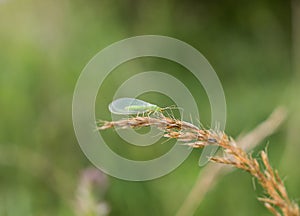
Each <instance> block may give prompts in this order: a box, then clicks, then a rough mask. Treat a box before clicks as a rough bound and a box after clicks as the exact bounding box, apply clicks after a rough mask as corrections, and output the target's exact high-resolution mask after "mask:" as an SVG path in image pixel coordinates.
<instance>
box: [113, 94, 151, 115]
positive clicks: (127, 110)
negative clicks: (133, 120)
mask: <svg viewBox="0 0 300 216" xmlns="http://www.w3.org/2000/svg"><path fill="white" fill-rule="evenodd" d="M154 106H155V105H153V104H151V103H147V102H145V101H142V100H139V99H135V98H119V99H116V100H114V101H113V102H112V103H111V104H109V107H108V108H109V111H110V112H111V113H114V114H119V115H130V114H137V113H143V112H146V111H148V108H149V107H154ZM135 107H136V108H138V109H135Z"/></svg>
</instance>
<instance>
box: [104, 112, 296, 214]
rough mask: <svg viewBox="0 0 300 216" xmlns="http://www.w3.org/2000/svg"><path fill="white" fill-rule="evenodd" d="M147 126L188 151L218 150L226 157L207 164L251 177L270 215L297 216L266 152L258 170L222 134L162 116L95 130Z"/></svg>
mask: <svg viewBox="0 0 300 216" xmlns="http://www.w3.org/2000/svg"><path fill="white" fill-rule="evenodd" d="M147 126H155V127H157V128H158V129H160V130H161V131H163V132H164V137H166V138H171V139H176V140H178V141H181V142H182V143H183V144H184V145H187V146H190V147H192V148H203V147H205V146H207V145H217V146H219V147H221V148H222V149H223V150H224V152H225V153H226V154H224V155H225V156H223V157H212V158H210V160H211V161H213V162H216V163H221V164H228V165H231V166H234V167H236V168H238V169H242V170H244V171H247V172H249V173H250V174H251V175H252V176H253V177H255V178H256V179H257V181H258V183H259V184H260V185H261V186H262V188H263V189H264V191H265V197H262V198H258V199H259V200H260V201H261V202H263V203H264V205H265V207H266V208H267V209H268V210H269V211H270V212H271V213H272V214H274V215H284V216H300V212H299V206H298V205H297V204H296V203H295V202H293V201H292V200H291V199H290V198H289V197H288V194H287V191H286V189H285V186H284V184H283V181H282V180H281V178H280V177H279V175H278V173H277V171H276V170H274V169H273V168H272V167H271V165H270V163H269V160H268V156H267V154H266V152H265V151H262V152H261V154H260V157H261V159H262V162H263V166H261V165H259V163H258V162H257V159H255V158H253V157H252V156H251V155H250V154H247V153H246V152H245V151H244V150H243V149H241V148H239V147H238V146H236V145H235V142H234V140H233V139H232V138H230V137H228V136H227V135H226V134H225V133H224V132H221V131H216V130H211V129H209V130H207V129H204V128H198V127H197V126H195V125H193V124H191V123H188V122H185V121H180V120H176V119H172V118H168V117H165V116H163V115H160V117H159V118H158V117H149V116H148V117H140V116H137V117H132V118H128V119H122V120H119V121H112V122H108V121H105V122H103V123H102V126H100V127H98V130H106V129H108V128H113V127H116V128H123V129H126V128H140V127H147Z"/></svg>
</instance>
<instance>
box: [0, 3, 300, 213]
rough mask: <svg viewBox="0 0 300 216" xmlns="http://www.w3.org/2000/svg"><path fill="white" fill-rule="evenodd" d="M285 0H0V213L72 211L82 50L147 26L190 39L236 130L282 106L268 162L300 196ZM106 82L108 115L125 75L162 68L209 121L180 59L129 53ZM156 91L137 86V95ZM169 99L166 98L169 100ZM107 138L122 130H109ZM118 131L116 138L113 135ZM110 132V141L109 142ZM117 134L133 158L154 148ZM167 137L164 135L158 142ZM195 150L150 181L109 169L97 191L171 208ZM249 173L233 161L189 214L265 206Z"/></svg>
mask: <svg viewBox="0 0 300 216" xmlns="http://www.w3.org/2000/svg"><path fill="white" fill-rule="evenodd" d="M298 11H299V9H298V10H297V9H296V7H295V4H294V3H291V2H289V1H284V0H275V1H270V0H254V1H230V0H226V1H222V2H218V1H178V0H161V1H157V0H153V1H146V0H140V1H137V0H124V1H121V0H119V1H117V0H101V1H96V0H86V1H83V0H73V1H70V0H52V1H38V0H27V1H18V0H0V50H1V51H0V215H8V216H15V215H23V216H27V215H45V216H46V215H62V216H64V215H75V213H76V207H75V206H76V202H77V201H76V200H77V198H76V190H77V187H78V182H79V178H80V172H81V170H83V169H85V168H87V167H89V166H91V163H90V162H89V161H88V159H87V158H86V157H85V155H84V154H83V152H82V151H81V149H80V147H79V145H78V143H77V140H76V137H75V134H74V131H73V126H72V118H71V111H72V96H73V90H74V88H75V84H76V81H77V79H78V77H79V75H80V72H81V70H82V69H83V68H84V66H85V65H86V64H87V62H88V61H89V60H90V59H91V58H92V57H93V56H94V55H95V54H96V53H97V52H98V51H100V50H101V49H103V48H104V47H106V46H108V45H110V44H112V43H113V42H116V41H119V40H121V39H124V38H127V37H131V36H136V35H144V34H158V35H165V36H171V37H174V38H178V39H180V40H183V41H185V42H187V43H189V44H190V45H192V46H193V47H195V48H197V49H198V50H199V51H200V52H201V53H202V54H203V55H204V56H205V57H206V58H207V59H208V61H209V62H210V63H211V65H212V66H213V67H214V69H215V70H216V72H217V74H218V76H219V78H220V80H221V82H222V84H223V88H224V91H225V95H226V100H227V109H228V113H227V116H228V118H227V126H226V132H227V133H228V134H230V135H232V136H233V137H235V136H238V135H239V134H240V133H242V132H247V131H249V130H250V129H252V128H254V127H255V126H256V125H257V124H259V123H260V122H261V121H262V120H264V119H265V118H266V117H267V116H268V115H269V114H270V113H271V112H272V110H273V109H274V108H275V107H277V106H278V105H285V106H286V107H287V108H288V110H289V118H288V120H287V122H286V123H285V124H284V125H283V127H281V128H280V130H279V131H278V132H277V133H276V134H274V135H273V136H271V137H269V138H268V139H267V140H265V141H264V142H263V143H262V144H261V145H260V146H259V147H258V148H257V149H255V151H254V154H255V152H256V151H258V150H260V149H264V148H265V146H266V144H267V143H269V149H268V152H269V155H270V160H271V163H272V164H273V165H274V166H275V167H277V168H278V169H279V172H280V173H281V176H283V177H284V176H286V185H287V188H288V191H289V193H290V195H291V197H293V198H298V197H300V184H299V183H300V172H299V170H298V168H299V167H298V163H299V162H300V160H299V151H300V147H299V138H298V136H297V135H298V134H299V132H298V131H299V129H300V123H299V120H300V114H299V108H300V101H299V90H300V87H299V85H298V83H299V81H300V80H299V78H300V77H299V74H300V70H299V65H297V63H298V61H297V60H298V57H299V52H300V51H299V39H298V37H297V35H298V36H299V30H298V29H297V26H298V25H299V16H297V13H298ZM117 70H119V71H122V74H124V76H119V75H118V74H119V73H118V72H117V71H114V72H113V73H112V74H111V76H109V77H108V78H107V80H106V83H104V86H103V88H102V89H101V91H100V92H99V98H103V99H102V100H100V99H99V100H97V112H96V116H97V117H99V118H101V119H110V115H109V112H108V110H107V108H106V107H107V105H108V103H109V102H110V101H111V99H112V97H113V94H114V91H115V90H116V89H117V87H118V85H119V84H120V83H122V82H123V81H124V80H126V79H127V78H129V77H130V76H132V75H133V74H136V73H138V72H139V71H145V70H160V71H166V72H168V73H170V74H172V75H174V76H176V77H177V78H179V79H181V80H183V82H184V83H185V84H186V85H188V86H189V88H190V90H191V92H192V93H193V95H197V94H199V95H198V96H199V98H204V99H203V100H204V102H203V101H200V100H199V101H197V103H198V105H199V107H200V110H199V111H200V114H201V120H202V119H203V121H204V124H205V125H209V119H210V118H209V115H210V114H209V113H210V112H209V104H208V102H207V99H206V98H205V97H206V96H205V93H204V92H203V89H202V88H201V86H199V85H198V84H197V83H196V82H195V80H194V79H193V77H192V76H189V75H187V74H188V73H183V72H182V71H184V69H183V68H182V67H179V66H178V65H176V64H174V63H172V64H171V63H170V62H168V61H164V60H157V59H156V60H153V59H152V60H151V59H144V60H142V59H140V60H136V61H132V62H129V63H126V64H124V66H121V67H120V68H118V69H117ZM149 97H150V98H151V97H153V98H154V99H155V98H156V100H158V101H161V102H162V101H163V99H160V98H159V96H156V95H151V94H149V95H143V97H142V98H143V99H147V98H149ZM169 102H170V101H169ZM103 135H104V136H105V137H106V139H111V140H119V138H118V137H117V135H116V134H115V132H114V130H110V131H105V132H103ZM118 142H119V141H118ZM116 143H117V142H116ZM124 146H125V147H123V146H121V145H118V146H114V145H113V146H112V149H114V150H115V151H116V152H123V153H124V152H125V153H126V155H127V156H128V157H133V158H137V159H143V157H141V155H142V156H144V157H145V158H147V157H149V158H151V157H153V156H155V153H156V152H157V147H155V146H154V147H153V148H154V149H152V150H151V149H149V152H150V153H151V154H147V152H145V151H143V152H142V153H140V152H139V151H142V150H140V149H137V148H134V147H129V146H128V145H124ZM161 148H162V149H163V150H164V151H167V150H168V149H169V147H168V145H166V143H165V144H164V145H162V147H161ZM199 155H200V151H198V150H194V151H193V153H192V154H191V156H190V157H189V158H188V159H187V160H186V161H185V162H184V163H183V164H182V165H181V166H180V167H179V168H178V169H176V170H175V171H173V172H172V173H170V174H168V175H166V176H164V177H162V178H159V179H156V180H153V181H147V182H127V181H123V180H119V179H116V178H112V177H109V179H108V181H109V187H108V189H107V192H106V193H105V195H104V197H103V199H104V200H105V201H106V202H107V204H108V205H109V206H110V209H111V211H110V215H174V214H175V213H176V211H177V210H178V208H179V207H180V205H181V204H182V203H183V201H184V199H185V197H186V195H187V194H188V192H189V190H190V189H191V188H192V186H193V184H194V182H195V180H196V177H197V175H198V174H199V172H201V168H199V167H198V165H197V162H198V157H199ZM258 195H262V191H261V190H260V189H259V188H258V189H257V190H256V191H255V190H254V188H253V185H252V179H251V177H250V176H249V175H248V174H247V173H244V172H241V171H235V172H234V173H232V174H230V175H228V176H226V177H225V178H223V179H221V180H220V183H219V184H218V185H217V186H216V187H215V188H213V190H212V191H211V192H210V193H209V194H208V195H207V197H206V198H205V199H204V201H203V202H202V203H201V205H200V206H199V208H198V210H197V212H196V215H245V216H246V215H249V216H250V215H270V214H269V213H268V212H267V210H266V209H264V207H263V205H262V204H261V203H259V201H257V196H258Z"/></svg>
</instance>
